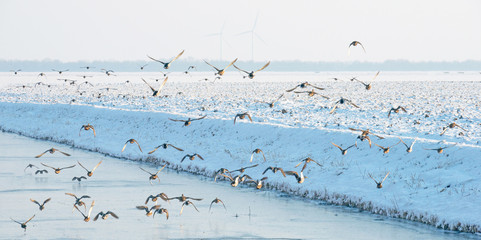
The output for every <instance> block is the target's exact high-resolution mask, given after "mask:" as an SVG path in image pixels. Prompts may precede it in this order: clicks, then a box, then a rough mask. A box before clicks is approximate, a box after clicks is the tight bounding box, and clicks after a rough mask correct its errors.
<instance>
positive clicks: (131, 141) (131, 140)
mask: <svg viewBox="0 0 481 240" xmlns="http://www.w3.org/2000/svg"><path fill="white" fill-rule="evenodd" d="M128 143H130V144H134V143H136V144H137V146H138V147H139V150H140V152H142V148H140V144H139V143H138V142H137V140H135V139H133V138H131V139H129V140H127V142H125V145H124V147H123V148H122V152H123V151H124V150H125V147H127V144H128Z"/></svg>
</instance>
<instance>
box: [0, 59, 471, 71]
mask: <svg viewBox="0 0 481 240" xmlns="http://www.w3.org/2000/svg"><path fill="white" fill-rule="evenodd" d="M209 63H211V64H213V65H214V66H218V68H223V67H225V66H226V65H227V64H228V62H227V61H222V62H220V61H216V60H213V61H209ZM265 63H266V62H257V61H256V62H252V61H238V62H236V65H237V66H238V67H240V68H242V69H244V70H247V71H252V70H257V69H259V68H260V67H262V66H263V65H264V64H265ZM145 64H148V65H147V66H146V67H145V68H144V70H143V71H145V72H158V71H165V69H163V68H162V66H161V64H160V63H157V62H154V61H149V60H146V61H92V62H87V61H78V62H61V61H58V60H43V61H16V60H13V61H7V60H0V72H8V71H11V70H18V69H21V70H22V71H25V72H48V71H52V69H56V70H65V69H69V70H70V71H74V72H83V71H100V70H101V69H107V70H113V71H116V72H140V71H142V70H140V67H141V66H143V65H145ZM85 66H91V67H95V68H93V69H90V70H86V69H85V68H81V67H85ZM189 66H195V67H196V69H195V70H191V71H211V70H212V68H211V67H209V66H208V65H207V64H205V63H204V62H203V61H202V60H177V61H176V62H174V63H173V64H172V66H171V68H170V69H168V70H167V71H168V72H170V71H173V72H179V71H186V70H187V68H188V67H189ZM264 71H275V72H325V71H481V61H462V62H454V61H453V62H410V61H406V60H388V61H384V62H304V61H272V62H271V64H270V66H269V67H268V68H266V69H265V70H264Z"/></svg>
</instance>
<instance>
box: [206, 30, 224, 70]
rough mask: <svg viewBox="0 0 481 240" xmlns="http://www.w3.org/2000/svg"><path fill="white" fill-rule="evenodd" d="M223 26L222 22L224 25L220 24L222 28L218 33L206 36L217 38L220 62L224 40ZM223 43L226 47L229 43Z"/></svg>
mask: <svg viewBox="0 0 481 240" xmlns="http://www.w3.org/2000/svg"><path fill="white" fill-rule="evenodd" d="M224 26H225V21H224V24H222V28H221V29H220V32H218V33H212V34H209V35H206V37H213V36H219V46H220V51H219V53H220V60H221V61H222V42H223V41H225V39H224V37H223V36H224ZM225 43H227V45H229V43H228V42H227V41H225Z"/></svg>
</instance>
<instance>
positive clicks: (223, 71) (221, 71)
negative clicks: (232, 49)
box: [204, 58, 237, 76]
mask: <svg viewBox="0 0 481 240" xmlns="http://www.w3.org/2000/svg"><path fill="white" fill-rule="evenodd" d="M236 61H237V58H236V59H235V60H234V61H232V62H231V63H229V65H227V67H225V68H224V69H218V68H216V67H214V66H213V65H211V64H210V63H208V62H207V61H205V60H204V62H205V63H207V65H209V66H211V67H213V68H214V69H215V70H216V71H217V72H216V73H215V74H214V75H219V76H222V75H224V73H225V70H227V68H229V67H230V66H231V65H232V64H234V63H235V62H236Z"/></svg>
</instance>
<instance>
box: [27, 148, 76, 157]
mask: <svg viewBox="0 0 481 240" xmlns="http://www.w3.org/2000/svg"><path fill="white" fill-rule="evenodd" d="M55 152H59V153H62V154H63V155H65V156H70V154H68V153H66V152H62V151H60V150H58V149H56V148H50V149H48V150H47V151H45V152H43V153H41V154H39V155H37V156H35V158H39V157H41V156H43V155H44V154H45V153H50V154H54V153H55Z"/></svg>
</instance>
